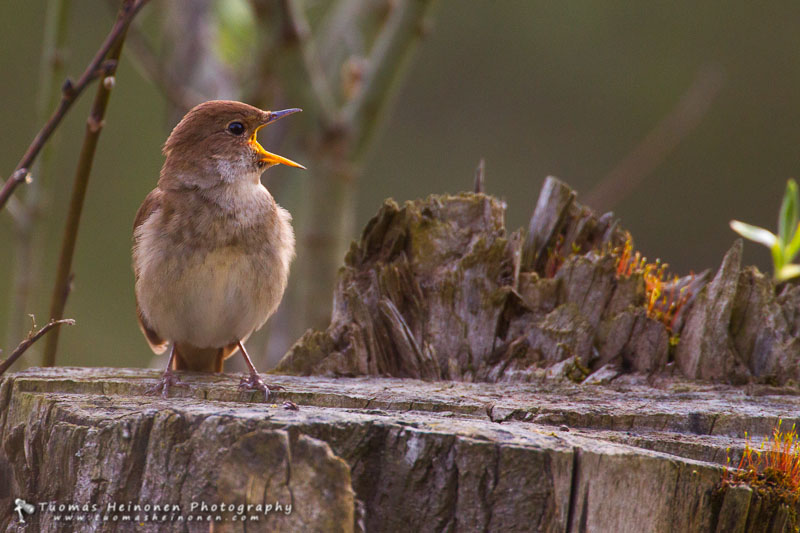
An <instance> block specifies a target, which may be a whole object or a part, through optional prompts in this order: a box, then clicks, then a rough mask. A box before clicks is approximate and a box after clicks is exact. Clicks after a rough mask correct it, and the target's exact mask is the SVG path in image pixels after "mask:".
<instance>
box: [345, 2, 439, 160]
mask: <svg viewBox="0 0 800 533" xmlns="http://www.w3.org/2000/svg"><path fill="white" fill-rule="evenodd" d="M436 4H437V1H436V0H405V1H403V2H393V3H392V4H391V9H392V12H391V13H389V18H388V20H387V21H386V24H385V26H384V28H383V29H382V30H381V33H380V34H379V35H378V37H377V38H376V39H375V44H373V46H372V50H371V51H370V54H369V57H368V58H367V66H366V73H365V74H364V79H363V82H362V85H361V90H360V91H359V93H358V94H357V95H356V96H355V97H354V98H353V99H352V100H350V101H349V102H348V103H347V105H346V106H345V108H344V110H343V112H342V120H343V122H344V124H351V125H352V124H358V133H357V137H356V139H355V143H354V150H353V156H352V159H353V161H354V162H359V161H360V160H361V159H362V158H363V156H364V154H366V153H367V152H368V150H369V147H370V145H371V143H372V142H373V141H374V140H375V135H374V133H375V131H376V130H377V128H378V126H379V125H380V124H381V122H382V119H383V117H384V114H385V111H386V110H387V109H389V107H390V106H391V103H392V101H393V100H394V95H395V94H396V93H397V91H398V90H399V88H400V83H399V81H400V80H401V79H402V78H403V76H404V74H405V70H406V68H407V67H408V65H409V64H410V60H411V57H412V55H413V52H414V49H415V48H416V45H417V43H418V42H419V40H420V39H421V38H422V37H423V36H424V34H425V31H426V30H425V26H426V21H427V19H428V16H429V15H430V13H431V10H432V9H433V8H434V7H435V6H436Z"/></svg>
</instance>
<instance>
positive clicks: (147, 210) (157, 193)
mask: <svg viewBox="0 0 800 533" xmlns="http://www.w3.org/2000/svg"><path fill="white" fill-rule="evenodd" d="M162 196H163V192H162V191H161V189H158V188H155V189H153V190H152V191H150V194H148V195H147V197H146V198H145V199H144V202H142V205H141V206H140V207H139V210H138V211H137V212H136V218H135V219H134V221H133V241H134V244H133V246H134V248H135V247H136V245H137V240H138V239H137V236H136V230H137V229H138V228H139V226H141V225H142V224H144V222H145V221H146V220H147V219H148V218H150V217H151V216H152V215H153V214H154V213H156V212H157V211H159V210H160V209H161V198H162ZM133 274H134V277H135V279H136V280H138V279H139V269H138V268H137V266H136V262H135V261H134V265H133ZM136 318H137V320H138V322H139V329H141V330H142V333H143V334H144V337H145V339H147V343H148V344H149V345H150V349H151V350H153V352H155V353H157V354H161V353H164V351H165V350H166V349H167V344H169V343H168V342H167V341H166V340H164V339H162V338H161V336H160V335H159V334H158V333H156V331H155V330H154V329H153V328H152V327H151V326H150V324H148V323H147V320H145V318H144V314H143V313H142V309H141V307H139V299H138V298H137V299H136Z"/></svg>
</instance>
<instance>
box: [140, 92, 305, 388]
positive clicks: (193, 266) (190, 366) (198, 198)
mask: <svg viewBox="0 0 800 533" xmlns="http://www.w3.org/2000/svg"><path fill="white" fill-rule="evenodd" d="M298 111H300V109H285V110H283V111H263V110H261V109H258V108H256V107H253V106H250V105H247V104H244V103H241V102H232V101H223V100H214V101H210V102H205V103H202V104H200V105H198V106H196V107H194V108H193V109H192V110H190V111H189V112H188V113H187V114H186V116H184V117H183V119H182V120H181V121H180V122H179V123H178V125H177V126H175V128H174V129H173V130H172V133H171V134H170V136H169V138H168V139H167V142H166V143H165V144H164V148H163V152H164V155H165V156H166V160H165V161H164V166H163V167H162V168H161V176H160V178H159V180H158V186H157V187H156V188H155V189H154V190H153V191H151V192H150V194H148V195H147V197H146V198H145V200H144V202H143V203H142V205H141V207H139V211H138V212H137V213H136V220H135V221H134V224H133V270H134V276H135V280H136V281H135V293H136V310H137V315H138V319H139V326H140V327H141V329H142V332H143V333H144V336H145V338H146V339H147V342H148V343H149V344H150V348H152V350H153V351H154V352H155V353H157V354H161V353H164V352H165V351H166V349H167V347H168V346H169V347H170V356H169V362H168V363H167V368H166V369H165V370H164V374H163V376H162V378H161V380H160V381H159V383H158V385H156V386H155V387H154V388H153V389H151V392H155V393H157V392H161V393H162V395H163V396H165V397H166V396H167V394H168V390H169V387H170V386H179V385H181V386H182V385H184V384H183V383H181V382H180V380H179V379H178V378H177V376H176V375H175V374H174V372H173V371H175V370H193V371H202V372H221V371H222V365H223V361H224V360H225V359H226V358H228V357H230V356H231V355H233V354H234V353H235V352H236V350H237V349H238V350H241V352H242V355H243V356H244V359H245V362H246V363H247V366H248V368H249V369H250V374H249V376H247V377H244V378H242V383H241V385H240V386H241V387H243V388H247V389H253V390H261V391H263V392H264V394H265V396H266V397H267V398H269V390H270V388H269V386H268V385H266V384H265V383H264V381H263V380H262V379H261V378H260V377H259V375H258V371H257V370H256V369H255V367H254V366H253V362H252V361H251V360H250V357H249V356H248V354H247V351H246V350H245V347H244V344H243V343H244V341H245V340H246V339H247V338H248V337H249V336H250V334H251V333H253V331H255V330H257V329H259V328H260V327H261V326H263V325H264V323H265V322H266V321H267V319H268V318H269V317H270V315H272V313H274V312H275V309H276V308H277V307H278V303H280V301H281V297H282V296H283V292H284V290H285V289H286V282H287V279H288V276H289V265H290V263H291V262H292V259H293V258H294V253H295V251H294V248H295V242H294V232H293V230H292V225H291V215H290V214H289V212H288V211H286V210H285V209H283V208H282V207H281V206H279V205H278V204H277V203H276V202H275V200H274V198H273V197H272V195H271V194H270V193H269V191H268V190H267V189H266V187H264V186H263V185H262V184H261V174H262V173H263V172H264V170H266V169H267V168H269V167H271V166H273V165H277V164H283V165H289V166H292V167H298V168H305V167H303V166H302V165H300V164H298V163H295V162H294V161H291V160H289V159H286V158H285V157H281V156H279V155H275V154H271V153H269V152H267V151H266V150H264V148H263V147H262V146H261V144H259V142H258V139H257V133H258V130H260V129H261V128H263V127H264V126H266V125H267V124H271V123H272V122H275V121H276V120H278V119H280V118H283V117H285V116H287V115H290V114H292V113H296V112H298ZM273 388H274V387H273Z"/></svg>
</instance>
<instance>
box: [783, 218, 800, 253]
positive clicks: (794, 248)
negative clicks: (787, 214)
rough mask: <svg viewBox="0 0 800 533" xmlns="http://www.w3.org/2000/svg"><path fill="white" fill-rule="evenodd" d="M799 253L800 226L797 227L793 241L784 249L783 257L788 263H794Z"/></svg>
mask: <svg viewBox="0 0 800 533" xmlns="http://www.w3.org/2000/svg"><path fill="white" fill-rule="evenodd" d="M797 252H800V224H798V225H797V226H796V227H795V230H794V236H793V237H792V240H790V241H789V243H788V244H787V245H786V247H785V248H784V249H783V257H784V259H785V260H786V261H787V262H789V261H793V260H794V258H795V256H796V255H797Z"/></svg>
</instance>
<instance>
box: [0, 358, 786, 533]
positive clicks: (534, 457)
mask: <svg viewBox="0 0 800 533" xmlns="http://www.w3.org/2000/svg"><path fill="white" fill-rule="evenodd" d="M158 376H159V374H158V372H156V371H150V370H138V369H137V370H132V369H106V368H91V369H89V368H52V369H29V370H27V371H25V372H21V373H18V374H13V375H10V376H7V377H5V378H4V380H3V381H2V384H1V385H0V445H1V446H0V477H2V479H4V480H10V483H4V486H3V487H2V488H0V508H2V509H11V508H13V503H12V502H13V498H17V497H22V498H24V499H26V500H27V501H30V502H43V501H68V502H70V501H74V502H81V503H82V502H94V503H98V504H100V505H101V506H103V505H105V504H106V503H107V502H112V501H116V502H129V501H132V502H148V501H156V500H157V501H159V502H166V503H176V504H180V505H181V507H182V508H188V506H189V505H190V504H191V502H193V501H198V500H203V501H207V502H220V501H225V502H236V503H244V502H246V503H252V502H261V501H270V500H279V501H283V502H287V501H289V502H291V503H292V506H293V510H292V513H291V514H279V513H272V514H270V515H267V516H266V517H265V518H263V520H262V521H261V522H259V523H249V524H248V526H247V529H246V531H300V530H304V531H370V532H371V531H379V532H380V531H387V532H388V531H398V530H406V529H412V530H417V531H558V532H578V531H614V532H626V531H631V532H634V531H635V532H646V531H653V532H655V531H658V532H664V531H674V532H685V531H729V530H730V531H750V530H752V528H749V529H736V528H738V526H737V524H742V525H743V526H742V527H745V526H747V525H748V524H751V525H752V524H753V523H759V524H765V526H764V527H765V528H766V529H763V530H764V531H776V532H778V531H783V527H784V522H785V521H784V522H781V517H783V516H784V515H785V513H786V511H785V510H783V511H781V510H780V509H777V510H776V509H765V510H758V509H756V510H755V511H748V509H749V508H750V507H753V508H756V507H758V506H757V505H755V504H754V505H751V506H749V507H748V506H744V505H741V504H740V503H741V502H742V501H744V502H750V501H751V500H752V501H754V502H755V501H756V499H757V497H756V496H753V495H752V492H751V493H747V492H746V491H743V490H740V489H737V490H734V491H730V490H729V491H728V492H726V493H724V494H720V493H717V492H715V488H716V487H717V484H718V482H719V481H720V478H721V465H722V464H724V461H725V458H726V456H727V454H726V449H727V448H730V449H731V452H730V453H731V456H732V459H733V460H734V461H736V460H738V454H740V453H741V449H742V447H743V445H744V440H743V439H744V433H745V431H747V433H748V435H750V436H751V438H755V439H756V442H757V441H758V440H757V439H758V438H759V437H761V436H767V435H769V434H770V432H771V430H772V428H773V427H774V425H775V424H776V423H777V421H778V420H779V419H783V423H784V424H791V423H794V422H800V420H797V417H798V413H800V409H799V407H800V397H798V396H796V395H794V394H791V389H781V388H776V387H767V386H758V385H753V386H750V387H747V388H733V387H729V386H722V385H699V384H697V383H690V382H680V381H677V382H676V381H666V380H664V381H662V382H657V381H651V385H646V384H644V383H643V380H641V379H636V378H635V377H634V376H628V377H627V378H625V377H623V378H621V380H618V382H617V384H616V385H614V386H613V387H608V386H602V385H575V384H572V383H570V382H561V383H557V382H555V381H552V380H545V381H543V382H541V383H512V384H508V383H506V384H490V383H480V384H476V383H461V382H446V383H445V382H424V381H419V380H412V379H398V378H374V377H359V378H338V379H335V378H325V377H294V376H277V375H272V376H268V377H269V380H270V382H271V383H274V384H278V385H283V386H284V387H286V390H285V391H278V392H276V393H275V394H274V397H273V398H272V401H273V402H274V403H270V404H264V403H260V398H259V397H258V395H255V394H252V393H247V392H241V391H239V390H238V389H237V384H238V379H237V377H236V376H232V375H225V374H222V375H204V374H187V375H186V376H185V379H187V380H188V381H190V382H191V383H192V384H193V388H192V389H191V390H184V389H173V392H174V395H175V397H171V398H169V399H166V400H165V399H161V398H160V397H159V398H154V397H150V396H145V395H144V392H145V390H146V389H147V387H149V386H151V385H152V384H153V383H154V382H155V381H156V379H157V378H158ZM286 401H291V402H294V403H295V404H297V405H298V406H299V409H298V410H289V409H283V408H281V405H282V404H283V403H284V402H286ZM737 502H738V503H737ZM748 513H749V514H748ZM781 513H784V514H781ZM51 518H52V516H50V515H48V514H47V513H39V512H37V513H36V514H34V515H33V516H31V517H29V524H30V525H29V527H28V529H22V528H19V527H18V525H17V524H16V519H15V517H14V516H11V515H7V514H6V515H0V520H2V521H1V522H0V529H2V530H4V531H32V530H35V531H62V530H63V529H58V528H57V527H55V526H56V525H57V524H54V522H53V521H52V520H51ZM730 524H733V525H734V526H735V528H734V529H725V528H728V527H729V526H730ZM125 527H126V526H120V525H114V526H113V527H112V526H107V525H102V524H101V525H99V526H98V527H97V528H96V529H84V531H126V529H125ZM731 527H733V526H731ZM31 528H33V529H31ZM104 528H105V529H104ZM720 528H723V529H720ZM134 529H135V530H136V531H165V530H171V531H173V530H174V531H209V529H208V524H200V523H193V524H188V523H184V524H180V525H174V524H172V525H170V526H169V527H168V529H164V527H163V526H162V527H158V526H156V525H155V524H145V525H144V526H141V527H139V526H131V528H130V530H134ZM213 530H214V531H245V530H244V529H243V528H242V526H241V525H237V524H231V523H227V522H222V523H218V524H215V526H214V529H213ZM759 530H761V529H759ZM76 531H81V529H80V528H78V529H76ZM787 531H788V530H787Z"/></svg>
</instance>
